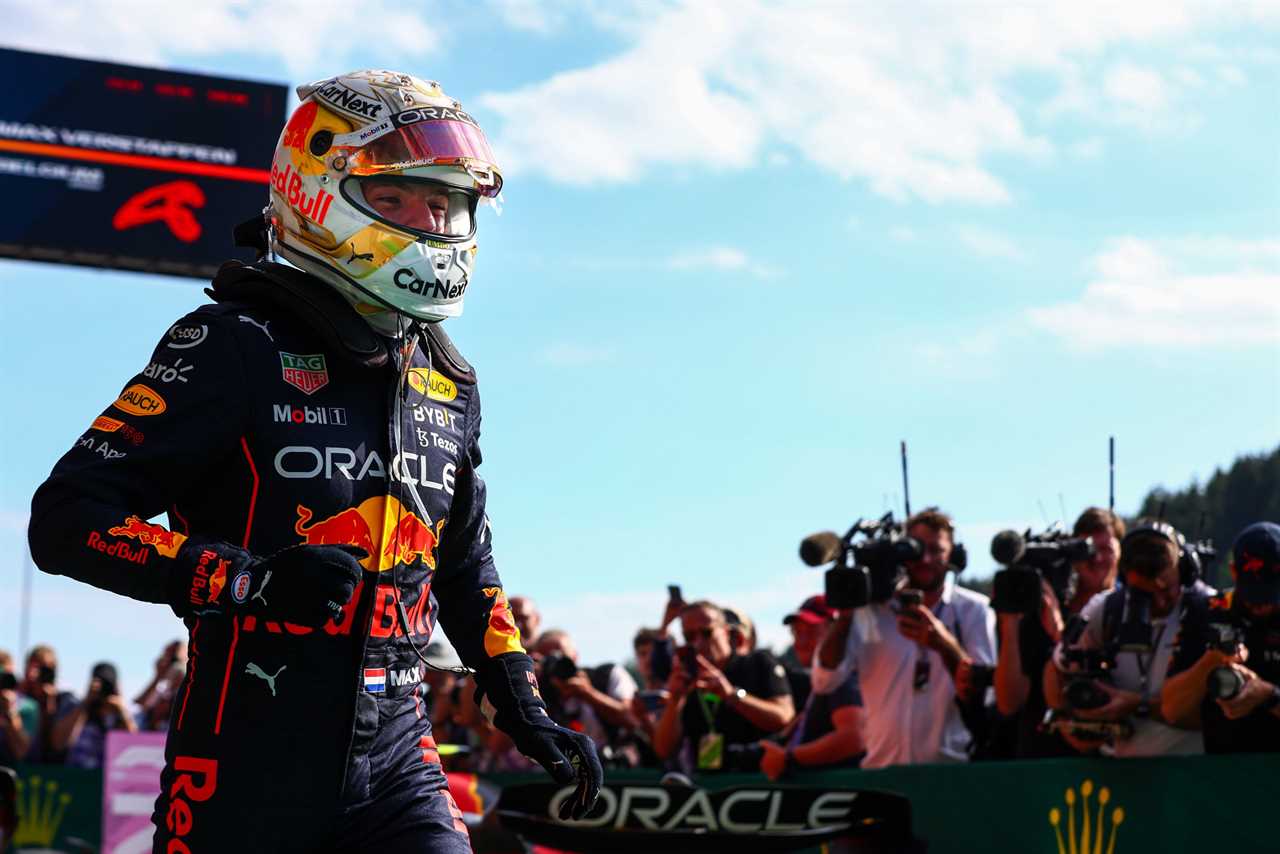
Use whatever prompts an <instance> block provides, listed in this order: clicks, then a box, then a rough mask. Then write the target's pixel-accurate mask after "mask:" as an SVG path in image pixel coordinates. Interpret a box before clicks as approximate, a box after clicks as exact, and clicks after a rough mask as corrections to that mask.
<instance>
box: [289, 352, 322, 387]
mask: <svg viewBox="0 0 1280 854" xmlns="http://www.w3.org/2000/svg"><path fill="white" fill-rule="evenodd" d="M280 370H281V374H282V376H283V377H284V381H285V382H287V383H288V384H289V385H291V386H293V387H294V388H296V389H298V391H300V392H302V393H303V394H314V393H315V392H317V391H319V390H320V389H322V388H324V387H325V386H327V385H328V384H329V369H328V368H327V367H326V366H325V363H324V355H323V354H321V353H314V354H312V355H308V356H300V355H298V354H297V353H285V352H283V351H281V353H280Z"/></svg>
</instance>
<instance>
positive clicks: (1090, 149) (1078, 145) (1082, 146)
mask: <svg viewBox="0 0 1280 854" xmlns="http://www.w3.org/2000/svg"><path fill="white" fill-rule="evenodd" d="M1105 147H1106V143H1104V142H1103V141H1102V139H1101V138H1100V137H1096V136H1091V137H1089V138H1088V139H1082V140H1080V141H1079V142H1073V143H1071V145H1069V146H1067V153H1068V154H1070V155H1071V156H1072V157H1079V158H1080V159H1081V160H1092V159H1094V158H1096V157H1101V156H1102V151H1103V149H1104V148H1105Z"/></svg>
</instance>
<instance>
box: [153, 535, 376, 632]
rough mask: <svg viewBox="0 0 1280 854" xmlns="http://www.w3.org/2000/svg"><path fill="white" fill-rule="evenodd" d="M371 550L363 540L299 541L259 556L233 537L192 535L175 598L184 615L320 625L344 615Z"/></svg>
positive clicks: (181, 558) (174, 581)
mask: <svg viewBox="0 0 1280 854" xmlns="http://www.w3.org/2000/svg"><path fill="white" fill-rule="evenodd" d="M366 554H367V553H366V552H365V550H364V549H362V548H360V547H359V546H347V545H343V546H325V545H298V546H290V547H289V548H286V549H282V550H280V551H278V552H276V553H275V554H273V555H269V556H267V557H258V556H256V555H252V554H250V553H249V552H247V551H245V550H244V549H242V548H238V547H236V546H233V545H231V544H230V543H225V542H199V541H193V540H187V541H186V542H185V543H183V544H182V548H181V549H179V550H178V554H177V563H176V566H175V569H174V572H173V573H172V575H171V576H170V591H169V592H170V596H169V602H170V605H171V606H172V607H173V610H174V612H175V613H177V614H178V616H180V617H184V616H186V615H188V614H197V615H200V616H208V615H211V614H233V613H240V614H246V615H247V614H255V615H260V616H262V617H264V618H266V619H272V620H280V621H283V622H287V623H293V624H295V625H299V626H320V625H323V624H324V623H325V622H327V621H328V620H330V619H338V618H340V617H341V615H342V607H343V606H344V605H346V604H347V603H348V602H349V601H351V596H352V594H353V593H355V589H356V584H357V583H359V581H360V575H361V573H362V571H363V570H362V569H361V566H360V560H361V559H363V558H364V557H365V556H366Z"/></svg>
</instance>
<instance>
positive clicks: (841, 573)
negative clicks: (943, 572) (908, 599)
mask: <svg viewBox="0 0 1280 854" xmlns="http://www.w3.org/2000/svg"><path fill="white" fill-rule="evenodd" d="M859 537H861V539H860V540H858V541H857V542H855V540H856V539H857V538H859ZM923 553H924V551H923V549H922V548H921V547H920V543H919V542H918V541H917V540H915V539H913V538H912V537H908V536H907V535H906V533H905V532H904V531H903V527H902V524H901V523H898V522H895V521H894V519H893V513H892V512H890V513H886V514H884V516H882V517H881V518H880V519H859V520H858V521H857V522H855V523H854V525H853V527H852V528H850V529H849V531H848V533H846V534H845V535H844V537H843V538H841V537H837V536H836V535H835V534H834V533H831V532H824V533H821V534H813V535H812V536H809V537H806V538H805V540H804V541H803V542H802V543H801V544H800V558H801V560H803V561H804V562H805V563H807V564H808V565H809V566H822V565H824V564H827V563H832V562H834V564H835V565H834V566H832V567H831V568H830V569H828V570H827V572H826V575H825V578H824V582H825V585H824V586H825V593H826V598H827V605H828V606H830V607H832V608H860V607H862V606H863V605H870V604H872V603H880V602H887V601H889V598H890V597H891V596H893V589H894V587H896V586H897V583H898V578H899V576H900V575H901V573H902V564H903V563H905V562H906V561H909V560H919V559H920V558H921V557H922V555H923Z"/></svg>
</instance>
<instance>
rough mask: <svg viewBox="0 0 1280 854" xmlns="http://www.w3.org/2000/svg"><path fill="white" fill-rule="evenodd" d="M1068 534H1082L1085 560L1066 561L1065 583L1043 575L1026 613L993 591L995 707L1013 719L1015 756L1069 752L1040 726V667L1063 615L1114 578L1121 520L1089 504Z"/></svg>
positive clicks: (1075, 610) (1074, 611)
mask: <svg viewBox="0 0 1280 854" xmlns="http://www.w3.org/2000/svg"><path fill="white" fill-rule="evenodd" d="M1071 533H1072V537H1073V538H1083V539H1087V540H1088V541H1089V543H1090V544H1091V548H1092V552H1093V553H1092V555H1090V557H1089V558H1088V559H1086V560H1079V561H1074V562H1072V563H1071V565H1070V575H1069V577H1068V578H1067V580H1066V583H1065V585H1062V586H1060V588H1059V589H1055V586H1054V584H1052V583H1050V581H1049V580H1048V579H1041V582H1040V596H1039V600H1038V602H1037V605H1036V607H1035V610H1034V612H1032V613H1016V612H1007V611H1003V610H1002V605H1001V602H1000V601H999V599H1000V597H999V596H997V597H996V601H994V602H993V603H992V605H993V607H995V608H996V611H997V614H996V620H997V625H998V627H999V631H1000V657H999V660H998V661H997V663H996V673H995V689H996V708H997V709H998V711H999V712H1000V714H1001V715H1004V716H1005V717H1007V718H1016V727H1017V746H1016V748H1015V750H1016V755H1017V756H1019V757H1025V758H1031V757H1046V756H1070V755H1072V754H1073V753H1074V751H1073V750H1072V748H1071V747H1070V746H1069V745H1068V744H1067V743H1066V742H1064V741H1063V740H1062V739H1061V738H1060V737H1059V736H1058V735H1057V734H1056V733H1045V732H1042V731H1040V722H1041V721H1042V720H1043V718H1044V713H1045V708H1046V707H1045V701H1044V688H1043V682H1044V667H1045V664H1046V663H1047V662H1048V661H1049V658H1050V656H1051V655H1052V653H1053V648H1054V646H1056V645H1057V644H1058V642H1059V641H1060V640H1061V639H1062V629H1063V626H1064V623H1065V619H1069V618H1070V617H1072V616H1074V615H1076V614H1078V613H1080V611H1081V610H1082V609H1083V608H1084V606H1085V603H1087V602H1088V601H1089V600H1090V599H1092V598H1093V597H1094V596H1095V595H1097V594H1098V593H1102V592H1104V591H1107V590H1110V589H1111V588H1112V587H1114V586H1115V582H1116V574H1117V571H1118V568H1119V561H1120V541H1121V540H1122V539H1123V538H1124V533H1125V527H1124V522H1123V521H1122V520H1121V519H1120V518H1119V517H1118V516H1116V515H1115V514H1113V513H1110V512H1109V511H1107V510H1103V509H1102V508H1100V507H1090V508H1089V509H1087V510H1085V511H1084V512H1083V513H1081V514H1080V518H1078V519H1076V523H1075V525H1074V526H1073V528H1072V531H1071ZM1055 581H1056V579H1055ZM1060 597H1061V598H1060ZM1063 611H1065V612H1066V613H1065V615H1064V614H1063Z"/></svg>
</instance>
